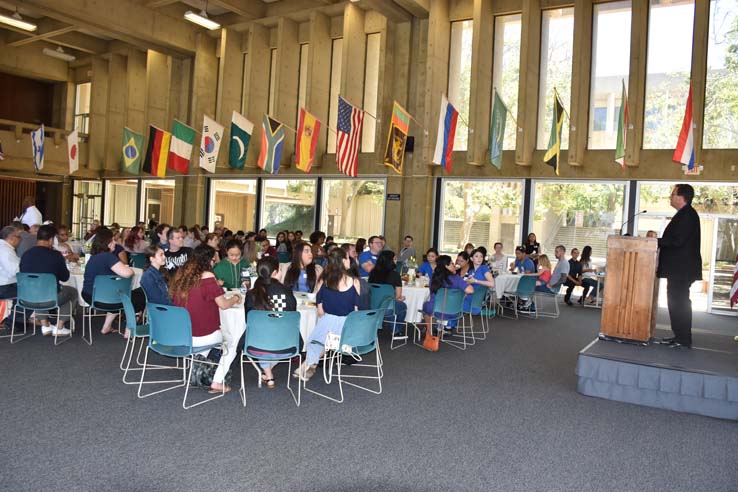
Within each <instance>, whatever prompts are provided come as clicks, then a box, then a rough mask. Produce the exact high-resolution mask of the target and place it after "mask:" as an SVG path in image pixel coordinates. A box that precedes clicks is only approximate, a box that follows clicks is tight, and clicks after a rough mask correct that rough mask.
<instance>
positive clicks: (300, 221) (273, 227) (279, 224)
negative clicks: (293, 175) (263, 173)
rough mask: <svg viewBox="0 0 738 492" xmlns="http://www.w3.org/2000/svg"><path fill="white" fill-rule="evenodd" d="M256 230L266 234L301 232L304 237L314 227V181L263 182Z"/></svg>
mask: <svg viewBox="0 0 738 492" xmlns="http://www.w3.org/2000/svg"><path fill="white" fill-rule="evenodd" d="M263 183H264V185H263V198H262V207H261V224H259V227H260V228H262V227H263V228H266V229H267V231H268V232H269V235H271V236H275V235H276V232H277V231H282V230H285V229H287V230H290V231H295V230H301V231H302V232H303V236H305V237H307V236H308V235H309V234H310V233H311V232H312V231H313V230H314V228H315V191H316V190H315V180H314V179H265V180H264V181H263Z"/></svg>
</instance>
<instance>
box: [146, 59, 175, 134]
mask: <svg viewBox="0 0 738 492" xmlns="http://www.w3.org/2000/svg"><path fill="white" fill-rule="evenodd" d="M170 80H171V63H170V58H169V56H167V55H164V54H162V53H159V52H157V51H154V50H149V51H148V52H147V53H146V92H147V94H148V97H147V101H146V102H147V104H146V109H147V115H148V124H149V125H153V126H156V127H158V128H161V129H162V130H169V128H170V125H171V122H170V121H169V93H170Z"/></svg>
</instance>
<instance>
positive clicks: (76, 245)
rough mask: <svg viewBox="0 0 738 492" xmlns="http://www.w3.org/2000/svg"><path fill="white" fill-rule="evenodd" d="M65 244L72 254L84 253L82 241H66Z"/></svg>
mask: <svg viewBox="0 0 738 492" xmlns="http://www.w3.org/2000/svg"><path fill="white" fill-rule="evenodd" d="M67 244H68V245H69V247H70V248H72V253H76V254H78V255H79V254H82V253H84V251H85V242H84V241H67Z"/></svg>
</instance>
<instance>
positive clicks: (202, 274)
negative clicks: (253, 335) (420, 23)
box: [170, 245, 241, 392]
mask: <svg viewBox="0 0 738 492" xmlns="http://www.w3.org/2000/svg"><path fill="white" fill-rule="evenodd" d="M214 261H215V250H214V249H213V248H211V247H210V246H207V245H200V246H198V247H197V248H195V249H194V251H193V252H192V256H190V258H189V259H188V260H187V263H185V264H184V265H183V266H181V267H180V268H179V269H178V270H177V273H176V275H175V276H174V279H173V280H172V283H171V285H170V291H171V294H172V301H173V303H174V304H175V305H177V306H180V307H183V308H185V309H187V311H188V312H189V313H190V320H191V321H192V345H193V346H194V347H202V346H205V345H211V344H214V343H221V342H222V341H223V334H222V333H221V331H220V311H219V310H218V309H219V308H220V309H228V308H230V307H233V306H235V305H236V304H239V303H240V302H241V296H239V295H238V294H236V295H234V296H232V297H230V298H226V296H225V295H224V294H223V289H222V288H221V286H220V285H218V281H217V280H216V278H215V274H213V272H212V268H213V263H214ZM237 344H238V340H233V341H231V343H230V344H229V346H228V347H226V350H224V351H223V352H222V354H221V356H220V362H219V363H218V368H217V369H216V371H215V375H214V376H213V383H212V384H211V385H210V389H211V390H212V391H215V392H220V391H224V392H228V391H230V390H231V389H230V388H229V387H227V386H224V383H223V381H224V380H225V375H226V373H227V372H228V369H229V368H230V367H231V363H233V360H234V359H235V358H236V346H237ZM201 355H207V354H206V353H203V354H201Z"/></svg>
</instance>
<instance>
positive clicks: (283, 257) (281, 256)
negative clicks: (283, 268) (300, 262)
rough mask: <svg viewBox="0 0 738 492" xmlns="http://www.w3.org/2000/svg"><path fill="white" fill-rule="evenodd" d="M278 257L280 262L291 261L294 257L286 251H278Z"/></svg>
mask: <svg viewBox="0 0 738 492" xmlns="http://www.w3.org/2000/svg"><path fill="white" fill-rule="evenodd" d="M277 259H278V260H279V262H280V263H289V262H290V261H292V258H290V254H289V253H288V252H286V251H277Z"/></svg>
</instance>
